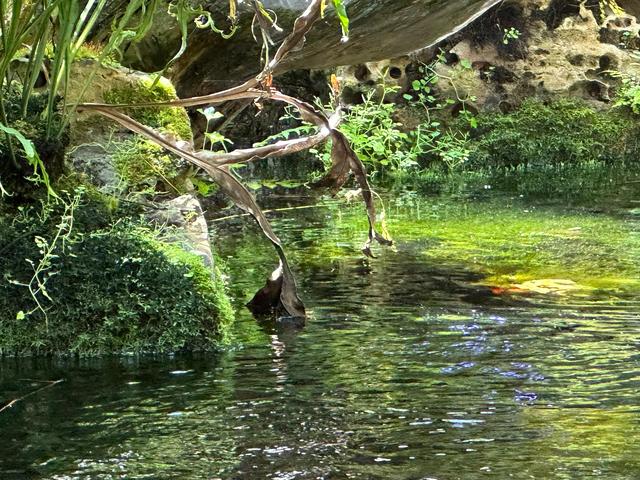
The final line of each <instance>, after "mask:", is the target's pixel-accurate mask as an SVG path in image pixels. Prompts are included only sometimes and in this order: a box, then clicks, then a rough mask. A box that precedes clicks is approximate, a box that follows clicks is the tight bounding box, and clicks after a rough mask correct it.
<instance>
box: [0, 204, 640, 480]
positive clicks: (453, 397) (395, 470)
mask: <svg viewBox="0 0 640 480" xmlns="http://www.w3.org/2000/svg"><path fill="white" fill-rule="evenodd" d="M385 213H386V219H387V222H388V228H389V231H390V232H391V233H392V234H393V236H394V237H395V239H396V246H395V247H394V248H393V249H389V250H382V249H380V250H378V251H377V254H378V258H376V259H373V260H365V259H363V258H362V255H361V254H360V253H359V248H360V246H361V243H362V241H363V240H364V234H365V232H366V230H365V227H366V224H365V219H364V218H363V213H362V209H361V206H359V205H347V204H346V203H344V202H342V201H340V202H329V203H327V204H326V205H322V206H319V207H309V208H302V209H297V210H286V211H280V212H275V213H272V214H271V218H273V219H274V225H275V227H276V230H277V232H278V233H279V234H281V236H282V238H283V240H285V242H286V244H287V250H288V251H289V252H290V257H291V261H292V263H293V264H294V265H295V268H296V271H297V274H298V280H299V284H300V288H301V293H302V296H303V297H304V299H305V301H306V304H307V307H308V308H309V309H310V310H311V318H310V320H309V322H308V325H307V326H306V327H305V329H304V330H302V331H300V332H296V331H278V329H277V328H276V327H275V326H274V325H272V324H269V323H260V322H256V320H255V319H253V318H251V317H250V315H248V313H247V312H246V311H245V310H244V309H243V308H242V303H243V302H244V301H246V300H248V299H249V298H250V296H251V293H253V292H254V291H255V290H256V289H257V288H258V287H259V286H261V284H262V283H263V281H264V278H265V275H266V274H267V273H268V272H269V270H270V269H272V268H273V267H274V266H275V260H274V257H273V254H272V251H271V250H270V247H269V246H268V245H267V244H266V243H265V242H264V241H263V240H261V239H260V237H259V235H258V233H257V231H256V229H255V228H254V227H253V226H252V225H251V223H250V222H249V221H248V220H246V219H244V218H236V219H230V220H225V221H221V222H214V235H215V236H216V238H217V240H216V244H217V246H218V251H219V253H220V255H221V256H222V257H223V258H225V260H226V262H227V264H228V267H229V271H228V274H229V276H230V283H231V285H232V288H231V292H232V294H233V295H234V296H235V297H236V299H237V304H238V312H239V313H238V319H237V325H236V329H235V333H234V339H233V341H232V343H231V345H229V346H228V348H225V349H223V350H221V351H220V352H219V353H216V354H209V355H203V356H180V355H178V356H172V357H155V358H139V357H130V358H129V357H126V358H112V359H75V360H72V359H68V360H64V359H58V360H52V359H48V360H47V359H20V360H16V359H4V360H2V361H0V401H1V403H0V405H2V404H4V403H5V402H6V401H7V400H9V399H12V398H16V397H19V396H22V395H25V394H27V393H29V392H31V391H34V390H36V389H37V388H39V387H40V386H42V385H43V384H42V383H40V382H42V381H50V380H56V379H64V382H62V383H60V384H56V385H53V386H50V387H47V388H45V389H43V390H40V391H38V392H37V393H35V394H33V395H31V396H29V397H26V398H24V400H22V401H20V402H18V403H16V404H15V406H13V407H12V408H10V409H7V410H5V411H3V412H0V431H1V432H2V435H1V438H0V479H3V480H4V479H29V478H43V479H131V478H136V479H137V478H151V479H174V478H175V479H216V478H220V479H280V480H285V479H286V480H293V479H350V478H358V479H380V480H383V479H385V480H386V479H389V480H396V479H398V480H399V479H416V480H418V479H422V480H426V479H437V480H454V479H463V480H467V479H470V480H471V479H481V478H496V479H510V478H514V479H587V478H594V479H596V478H597V479H603V478H605V479H620V480H631V479H638V478H640V442H638V441H637V440H638V438H640V349H639V347H640V308H639V307H640V289H639V288H638V282H640V274H639V270H638V269H639V268H640V267H639V265H640V262H638V260H640V225H639V224H638V220H637V215H636V213H635V210H634V209H631V208H629V209H626V210H621V211H619V212H616V213H607V214H605V213H593V212H591V213H589V212H585V211H570V210H568V209H566V208H558V207H542V206H538V207H536V206H531V205H523V204H519V203H517V202H513V201H497V202H489V203H487V204H477V203H473V202H471V203H465V202H446V203H438V202H437V201H425V200H417V199H415V198H403V199H401V200H400V201H397V202H395V203H393V204H388V205H387V209H386V212H385Z"/></svg>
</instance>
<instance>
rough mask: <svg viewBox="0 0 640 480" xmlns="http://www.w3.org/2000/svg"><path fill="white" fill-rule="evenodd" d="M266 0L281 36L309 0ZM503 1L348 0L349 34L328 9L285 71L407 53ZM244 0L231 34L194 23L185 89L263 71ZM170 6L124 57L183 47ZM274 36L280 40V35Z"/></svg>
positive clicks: (175, 72)
mask: <svg viewBox="0 0 640 480" xmlns="http://www.w3.org/2000/svg"><path fill="white" fill-rule="evenodd" d="M263 1H264V4H265V6H266V7H267V8H268V9H271V10H273V11H275V12H276V14H277V17H278V23H279V24H280V25H281V26H282V27H283V29H284V32H283V33H282V34H280V35H279V38H282V36H284V35H285V34H286V33H287V32H288V31H290V28H291V26H292V24H293V21H294V20H295V18H296V17H297V16H298V15H299V14H300V13H301V12H302V11H303V10H304V9H305V8H306V7H307V5H308V1H306V0H263ZM499 1H500V0H346V3H347V10H348V13H349V17H350V20H351V34H350V37H349V40H348V41H347V42H342V41H341V38H340V37H341V35H340V28H339V26H338V22H337V20H336V18H335V14H334V13H333V12H329V13H328V15H327V18H325V19H324V20H322V21H320V22H318V23H317V24H316V25H315V26H314V29H313V31H312V32H311V33H310V35H309V36H308V38H307V43H306V45H305V47H304V49H303V50H301V51H300V52H295V53H293V54H292V55H291V56H290V58H288V59H287V61H286V62H285V63H284V64H283V66H282V71H286V70H293V69H300V68H304V69H309V68H311V69H321V68H327V67H335V66H340V65H356V64H360V63H363V62H371V61H379V60H383V59H387V58H392V57H395V56H398V55H402V54H406V53H409V52H411V51H414V50H417V49H420V48H423V47H426V46H428V45H430V44H433V43H436V42H438V41H439V40H441V39H442V38H444V37H446V36H448V35H451V34H452V33H454V32H456V31H457V30H459V29H460V28H461V27H462V26H464V25H465V24H467V23H468V22H470V21H471V20H473V19H474V18H477V17H478V16H480V15H481V14H482V13H484V12H485V11H486V10H487V9H488V8H490V7H491V6H493V5H495V4H497V3H498V2H499ZM161 3H163V2H161ZM198 3H199V2H198ZM209 3H210V5H208V6H207V8H208V9H209V10H211V11H213V12H214V18H215V19H216V22H217V25H218V27H219V28H224V27H225V26H228V20H227V19H226V18H225V17H226V14H225V12H224V8H225V7H226V4H227V2H219V1H216V2H209ZM246 3H247V2H244V3H241V4H240V7H241V16H240V18H241V20H240V28H239V30H238V31H237V32H236V34H235V35H234V36H233V37H232V38H231V39H228V40H225V39H223V38H222V37H221V36H220V35H219V34H216V33H214V32H212V31H211V30H196V29H193V28H192V30H193V31H192V32H191V34H190V38H189V45H188V48H187V50H186V52H185V53H184V54H183V55H182V56H181V58H180V59H179V60H178V61H177V62H176V64H175V65H174V66H173V69H172V74H171V75H172V80H173V81H174V84H175V85H176V88H177V91H178V94H179V95H180V96H181V97H185V96H192V95H199V94H203V93H210V92H212V91H218V90H222V89H224V88H227V87H230V86H233V85H237V84H238V83H239V82H241V81H242V80H245V79H246V78H247V77H249V76H251V75H252V74H254V73H256V72H257V71H259V69H260V57H261V55H260V51H261V47H260V46H259V45H257V44H256V41H255V40H254V38H253V34H252V32H251V20H252V17H253V15H252V13H251V11H250V10H249V9H248V6H247V5H246ZM166 9H167V7H166V5H161V7H160V8H159V11H158V13H159V15H163V17H159V18H160V21H156V22H155V23H154V27H153V29H152V30H151V31H150V32H149V34H148V35H147V36H146V38H145V39H143V41H142V42H140V43H138V44H136V45H132V46H131V47H130V48H129V49H128V50H127V52H126V56H125V61H126V62H128V63H129V64H130V65H132V66H134V67H135V68H138V69H143V70H147V71H155V70H159V69H160V68H162V66H163V65H164V64H165V63H166V62H167V61H168V60H169V59H170V58H171V57H172V55H173V54H174V53H175V52H176V51H177V50H178V48H179V44H180V34H179V29H178V25H177V23H176V21H175V20H174V19H172V18H171V17H169V16H168V15H167V14H166V13H165V12H166ZM105 25H106V23H105ZM169 25H172V27H170V26H169ZM98 38H99V35H98ZM274 38H276V40H277V39H278V35H274ZM273 48H274V47H272V49H273Z"/></svg>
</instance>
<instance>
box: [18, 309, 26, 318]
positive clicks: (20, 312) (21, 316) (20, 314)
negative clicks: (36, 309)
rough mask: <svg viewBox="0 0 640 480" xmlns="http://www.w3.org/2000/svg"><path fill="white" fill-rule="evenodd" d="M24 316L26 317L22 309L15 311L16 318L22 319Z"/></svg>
mask: <svg viewBox="0 0 640 480" xmlns="http://www.w3.org/2000/svg"><path fill="white" fill-rule="evenodd" d="M25 318H26V315H25V313H24V312H23V311H22V310H20V311H19V312H18V313H16V320H24V319H25Z"/></svg>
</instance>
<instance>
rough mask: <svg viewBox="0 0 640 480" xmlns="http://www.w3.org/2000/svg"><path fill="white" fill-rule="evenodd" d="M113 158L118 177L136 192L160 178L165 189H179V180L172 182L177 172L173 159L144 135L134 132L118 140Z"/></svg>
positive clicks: (179, 190)
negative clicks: (127, 138) (129, 136)
mask: <svg viewBox="0 0 640 480" xmlns="http://www.w3.org/2000/svg"><path fill="white" fill-rule="evenodd" d="M113 159H114V164H115V167H116V170H117V172H118V174H119V175H120V178H122V180H124V181H125V182H126V183H127V185H128V186H129V188H131V189H134V190H137V191H140V190H143V189H144V188H145V187H148V186H149V185H151V186H154V185H155V181H156V180H157V179H158V178H160V179H162V180H163V182H164V183H165V184H167V185H166V186H167V187H168V188H169V189H171V190H173V191H176V192H181V187H180V185H181V182H179V181H176V178H177V177H178V175H179V172H178V168H177V163H176V161H175V159H174V158H173V157H171V156H170V155H169V154H168V153H167V151H166V150H165V149H163V148H162V147H160V146H158V145H156V144H155V143H153V142H151V141H150V140H148V139H146V138H143V137H141V136H138V135H136V136H134V137H133V138H132V139H131V140H127V141H124V142H121V143H119V144H118V145H117V147H116V151H115V155H114V157H113Z"/></svg>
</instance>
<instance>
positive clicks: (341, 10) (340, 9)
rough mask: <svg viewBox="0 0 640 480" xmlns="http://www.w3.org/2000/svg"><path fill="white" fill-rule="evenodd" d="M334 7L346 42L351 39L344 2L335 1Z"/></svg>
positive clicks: (341, 0)
mask: <svg viewBox="0 0 640 480" xmlns="http://www.w3.org/2000/svg"><path fill="white" fill-rule="evenodd" d="M333 7H334V8H335V9H336V13H337V14H338V19H339V20H340V26H341V27H342V40H343V41H346V40H347V39H348V38H349V17H348V16H347V9H346V7H345V5H344V0H333Z"/></svg>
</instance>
